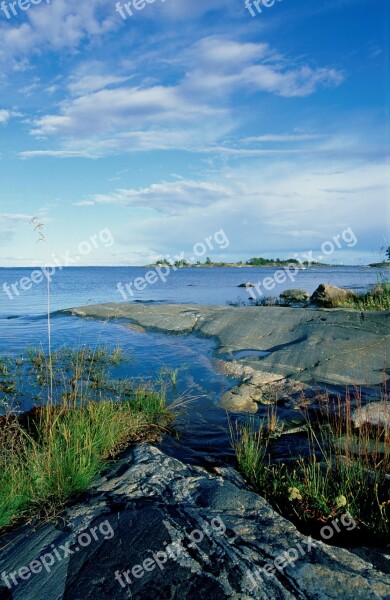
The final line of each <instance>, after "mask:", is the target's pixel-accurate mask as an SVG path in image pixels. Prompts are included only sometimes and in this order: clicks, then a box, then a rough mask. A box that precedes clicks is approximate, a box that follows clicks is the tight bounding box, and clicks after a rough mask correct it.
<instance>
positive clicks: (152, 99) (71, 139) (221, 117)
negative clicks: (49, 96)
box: [22, 36, 342, 157]
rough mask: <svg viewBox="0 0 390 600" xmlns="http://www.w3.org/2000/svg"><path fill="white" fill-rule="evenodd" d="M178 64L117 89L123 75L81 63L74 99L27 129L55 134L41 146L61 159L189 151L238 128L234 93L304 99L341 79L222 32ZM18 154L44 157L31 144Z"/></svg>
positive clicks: (198, 45)
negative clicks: (53, 143) (165, 73)
mask: <svg viewBox="0 0 390 600" xmlns="http://www.w3.org/2000/svg"><path fill="white" fill-rule="evenodd" d="M178 61H179V65H176V67H179V71H178V73H180V69H181V70H182V71H183V73H182V75H180V74H179V75H178V76H177V78H176V79H177V81H176V82H175V83H173V84H171V85H163V84H157V83H153V84H150V82H149V81H146V82H143V83H139V84H138V85H132V86H124V85H122V84H123V83H124V82H125V81H126V79H127V78H128V77H126V76H125V75H115V74H111V75H107V74H106V73H105V72H104V67H103V66H102V65H99V64H98V63H92V64H91V65H90V68H91V69H92V73H91V72H89V71H88V65H83V66H82V67H80V68H79V69H78V71H77V72H76V73H75V74H74V75H73V76H72V77H71V79H70V82H69V89H70V91H71V94H72V96H74V95H76V96H77V97H71V98H69V99H67V100H64V101H62V102H61V103H60V105H59V109H58V111H57V112H56V113H51V114H46V115H43V116H40V117H39V118H36V119H35V121H34V123H33V128H32V130H31V133H32V135H35V136H55V137H58V138H59V140H60V147H59V148H51V149H47V148H45V149H44V150H46V151H49V152H50V154H48V155H53V152H58V156H60V152H61V151H62V152H63V153H64V154H63V156H65V157H66V156H68V155H69V153H70V155H71V154H72V152H74V153H75V155H83V156H86V157H92V156H102V155H105V154H110V153H113V152H116V151H129V150H150V149H167V148H180V149H192V150H194V149H195V150H196V149H199V148H201V147H202V146H207V145H209V144H213V143H215V142H217V141H218V140H220V139H222V138H223V137H225V136H226V135H228V134H229V133H231V132H232V131H233V129H234V127H236V126H237V119H236V118H233V114H232V111H231V108H230V95H231V94H233V93H234V94H237V92H239V91H240V90H242V91H244V92H248V93H251V94H252V95H253V94H259V93H264V92H265V93H272V94H276V95H280V96H286V97H291V96H307V95H309V94H312V93H314V92H315V91H316V89H317V88H318V87H320V86H324V85H325V86H328V85H338V84H340V83H341V81H342V75H341V74H340V73H338V72H337V71H335V70H334V69H327V68H314V67H308V66H306V65H295V64H289V63H288V61H287V60H286V59H284V58H283V57H281V56H280V55H279V54H277V53H276V52H275V51H273V50H271V49H270V48H269V46H268V45H267V44H264V43H262V44H255V43H248V42H238V41H235V40H230V39H227V38H224V37H215V36H213V37H207V38H204V39H202V40H201V41H200V42H197V43H196V44H194V45H193V46H192V47H190V48H189V49H188V50H186V51H184V52H183V56H181V57H180V58H179V59H178ZM140 69H141V70H142V67H141V66H140ZM216 97H218V102H216V101H215V100H216ZM199 122H201V123H202V128H201V129H200V128H199ZM295 139H296V140H298V138H295ZM306 139H308V138H306ZM300 140H303V138H302V136H301V137H300ZM280 141H281V140H280ZM286 141H287V140H286ZM80 153H81V154H80ZM22 156H24V157H26V156H29V157H32V156H43V154H42V150H41V151H40V150H39V149H36V150H32V151H29V153H28V155H26V153H22Z"/></svg>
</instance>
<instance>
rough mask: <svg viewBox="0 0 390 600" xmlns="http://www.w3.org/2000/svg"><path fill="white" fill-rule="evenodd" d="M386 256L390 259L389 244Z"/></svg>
mask: <svg viewBox="0 0 390 600" xmlns="http://www.w3.org/2000/svg"><path fill="white" fill-rule="evenodd" d="M386 258H387V260H390V246H388V248H387V250H386Z"/></svg>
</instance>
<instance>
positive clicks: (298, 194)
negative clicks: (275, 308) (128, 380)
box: [0, 0, 390, 267]
mask: <svg viewBox="0 0 390 600" xmlns="http://www.w3.org/2000/svg"><path fill="white" fill-rule="evenodd" d="M261 1H262V0H260V2H259V3H258V7H259V10H260V11H261V12H259V11H258V10H257V8H256V6H255V5H254V4H253V2H252V1H247V5H246V4H245V0H196V1H190V0H155V1H154V2H152V1H151V0H149V2H148V3H146V2H144V1H143V0H133V2H134V4H133V2H132V3H131V4H128V9H129V10H128V12H126V9H125V7H124V4H126V3H125V2H121V3H116V2H115V1H113V0H52V1H51V0H41V1H40V0H35V2H34V4H33V3H28V0H20V4H18V3H16V4H15V2H14V3H13V5H14V10H12V8H11V7H10V5H9V4H10V3H9V2H8V0H5V2H4V1H3V2H2V4H1V5H0V6H1V10H0V40H1V42H0V266H3V267H4V266H31V265H43V264H49V263H50V262H52V260H53V258H54V256H55V257H62V258H63V257H69V261H68V264H70V260H71V259H72V260H73V262H72V263H71V264H77V265H118V266H119V265H129V266H130V265H143V264H148V263H150V262H153V261H154V260H156V259H157V258H161V257H165V256H167V255H170V256H175V255H181V253H185V256H187V253H188V254H191V252H192V250H193V248H194V246H195V245H196V244H199V243H202V242H204V240H205V239H206V238H209V239H210V236H213V235H215V233H216V232H218V231H221V230H223V232H224V234H225V235H226V237H227V239H228V240H229V245H228V246H227V247H224V248H222V247H219V246H217V245H216V244H214V246H215V247H213V248H212V249H211V250H210V252H208V255H209V256H210V257H211V258H212V260H224V261H238V260H243V261H245V260H247V259H249V258H251V257H253V256H264V257H270V258H271V257H273V258H275V257H280V258H289V257H291V256H293V255H295V254H302V253H306V252H308V251H313V252H314V254H316V253H317V254H318V253H319V251H320V250H319V249H320V248H321V247H322V245H323V244H324V243H326V242H329V241H330V240H332V239H334V237H335V236H337V235H340V234H341V233H342V232H343V231H345V230H347V229H351V230H352V231H353V233H354V235H355V236H356V240H357V243H356V244H355V245H353V247H351V245H350V246H347V245H346V244H341V247H340V248H339V249H337V252H335V253H334V254H332V255H331V256H329V260H328V261H327V262H334V263H335V264H338V263H340V262H344V263H347V264H366V263H369V262H375V261H378V260H380V259H381V257H383V247H387V246H389V245H390V239H389V238H390V236H389V200H390V198H389V190H390V172H389V129H390V126H389V124H390V116H389V106H390V98H389V75H390V70H389V23H390V5H389V2H388V0H370V1H367V0H315V1H314V0H311V1H309V0H275V2H272V0H263V1H264V2H265V4H266V5H267V4H268V5H269V6H268V7H266V6H264V5H263V4H262V3H261ZM136 7H138V8H136ZM14 12H15V13H16V14H13V13H14ZM121 15H122V16H121ZM123 17H124V18H123ZM33 217H36V220H35V221H34V223H32V222H31V219H32V218H33ZM38 223H41V224H42V228H39V229H35V226H36V225H37V224H38ZM103 231H104V232H105V237H104V235H103V234H102V233H101V232H103ZM108 232H109V234H108ZM41 233H42V234H43V236H40V234H41ZM108 235H109V239H110V240H111V241H112V243H103V241H104V240H107V239H108V237H107V236H108ZM94 236H95V237H94ZM40 237H44V241H39V239H40ZM92 238H94V240H95V242H96V243H94V244H92V243H91V239H92ZM224 246H226V244H224ZM88 247H89V248H90V251H89V250H88ZM328 247H329V246H328ZM81 248H83V252H80V249H81ZM381 248H382V250H381ZM60 260H61V262H64V261H63V260H62V259H61V258H60ZM64 260H65V259H64Z"/></svg>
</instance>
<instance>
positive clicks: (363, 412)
mask: <svg viewBox="0 0 390 600" xmlns="http://www.w3.org/2000/svg"><path fill="white" fill-rule="evenodd" d="M352 422H353V424H354V427H361V426H362V425H366V424H368V425H372V426H374V427H381V428H383V429H386V430H387V431H390V407H389V404H388V402H385V401H382V402H381V401H379V402H369V403H368V404H366V405H365V406H362V407H359V408H356V409H355V410H354V411H353V412H352Z"/></svg>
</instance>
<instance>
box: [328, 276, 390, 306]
mask: <svg viewBox="0 0 390 600" xmlns="http://www.w3.org/2000/svg"><path fill="white" fill-rule="evenodd" d="M334 308H355V309H357V310H361V311H370V310H390V283H389V282H388V281H383V282H382V283H380V284H378V285H377V286H375V288H374V289H373V290H371V291H370V292H367V293H366V294H361V295H359V296H351V297H350V298H347V299H345V300H340V301H338V302H337V303H335V306H334Z"/></svg>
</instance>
